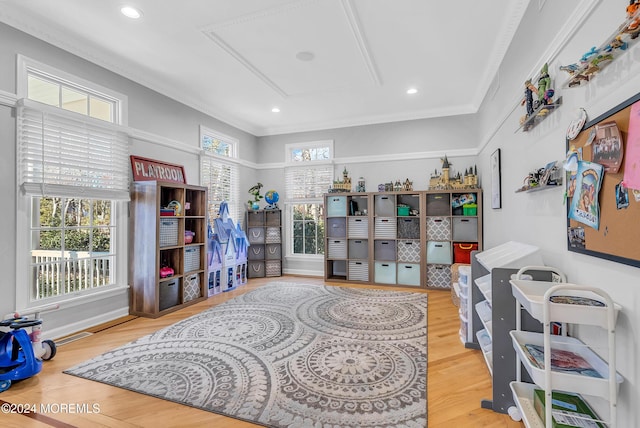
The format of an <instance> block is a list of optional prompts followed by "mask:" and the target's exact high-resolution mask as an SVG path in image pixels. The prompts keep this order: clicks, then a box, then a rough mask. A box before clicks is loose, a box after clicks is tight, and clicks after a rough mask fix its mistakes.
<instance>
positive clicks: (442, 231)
mask: <svg viewBox="0 0 640 428" xmlns="http://www.w3.org/2000/svg"><path fill="white" fill-rule="evenodd" d="M450 239H451V219H450V218H449V217H427V240H428V241H449V240H450Z"/></svg>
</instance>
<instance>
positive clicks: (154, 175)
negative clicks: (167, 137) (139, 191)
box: [131, 156, 187, 184]
mask: <svg viewBox="0 0 640 428" xmlns="http://www.w3.org/2000/svg"><path fill="white" fill-rule="evenodd" d="M131 171H132V172H133V181H151V180H158V181H170V182H174V183H183V184H186V183H187V180H186V179H185V176H184V167H183V166H182V165H175V164H171V163H166V162H161V161H157V160H153V159H147V158H141V157H139V156H131Z"/></svg>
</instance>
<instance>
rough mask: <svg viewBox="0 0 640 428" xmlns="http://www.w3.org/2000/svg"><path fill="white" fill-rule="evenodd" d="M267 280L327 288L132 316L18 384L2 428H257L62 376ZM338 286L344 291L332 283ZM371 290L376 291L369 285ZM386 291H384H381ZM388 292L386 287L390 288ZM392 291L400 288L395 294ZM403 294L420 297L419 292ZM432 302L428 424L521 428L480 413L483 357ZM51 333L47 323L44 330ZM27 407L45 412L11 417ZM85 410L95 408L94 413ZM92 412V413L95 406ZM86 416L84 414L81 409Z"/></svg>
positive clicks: (440, 299) (437, 294)
mask: <svg viewBox="0 0 640 428" xmlns="http://www.w3.org/2000/svg"><path fill="white" fill-rule="evenodd" d="M270 280H278V281H290V282H313V283H323V281H322V280H320V279H316V278H302V277H293V276H285V277H282V278H270V279H268V280H265V279H252V280H250V281H249V284H247V285H244V286H242V287H240V288H238V289H236V290H233V291H230V292H227V293H221V294H219V295H216V296H213V297H211V298H209V299H207V300H206V301H204V302H200V303H198V304H196V305H193V306H190V307H188V308H185V309H183V310H180V311H177V312H174V313H171V314H167V315H165V316H163V317H161V318H158V319H147V318H133V317H130V318H128V319H124V320H121V321H122V322H120V323H111V325H108V326H101V328H96V329H93V331H94V333H93V334H92V335H90V336H88V337H85V338H83V339H80V340H77V341H73V342H70V343H67V344H64V345H63V346H59V347H58V353H57V355H56V357H55V358H54V359H52V360H50V361H46V362H45V363H44V368H43V370H42V372H41V373H39V374H38V375H37V376H34V377H32V378H29V379H26V380H23V381H21V382H17V383H15V384H13V385H12V386H11V388H10V389H9V390H7V391H5V392H3V393H1V394H0V404H4V406H3V407H2V409H3V411H2V413H1V414H0V426H3V427H19V428H25V427H49V426H56V427H122V428H124V427H202V426H208V427H224V428H227V427H229V428H247V427H256V426H258V425H254V424H251V423H247V422H243V421H239V420H236V419H230V418H227V417H224V416H220V415H216V414H214V413H210V412H205V411H202V410H198V409H194V408H191V407H188V406H183V405H180V404H175V403H172V402H169V401H165V400H161V399H158V398H153V397H150V396H147V395H143V394H139V393H136V392H131V391H127V390H123V389H120V388H116V387H112V386H108V385H104V384H101V383H98V382H92V381H89V380H84V379H80V378H77V377H75V376H70V375H66V374H63V373H62V370H65V369H67V368H69V367H71V366H73V365H75V364H78V363H80V362H82V361H85V360H87V359H89V358H92V357H94V356H96V355H98V354H101V353H103V352H106V351H108V350H111V349H113V348H115V347H118V346H120V345H123V344H125V343H127V342H130V341H132V340H135V339H137V338H139V337H141V336H144V335H146V334H149V333H152V332H154V331H156V330H158V329H160V328H162V327H165V326H168V325H170V324H173V323H175V322H176V321H179V320H181V319H183V318H186V317H188V316H190V315H193V314H195V313H198V312H200V311H202V310H204V309H206V308H208V307H210V306H214V305H217V304H219V303H222V302H224V301H226V300H229V299H231V298H233V297H235V296H237V295H239V294H242V293H245V292H246V291H248V290H252V289H255V288H257V287H260V286H261V285H264V284H265V283H267V282H270ZM334 285H343V286H344V284H338V283H335V284H334ZM371 288H373V287H371ZM380 288H382V287H380ZM387 289H388V288H387ZM394 289H395V288H394ZM406 290H411V291H415V289H409V288H407V289H406ZM427 293H428V296H429V298H428V299H429V300H428V311H427V312H428V361H429V368H428V380H427V383H428V391H427V398H428V400H427V401H428V420H429V427H431V428H434V427H458V428H463V427H473V428H475V427H522V426H523V424H521V423H519V422H514V421H512V420H511V418H509V416H507V415H503V414H499V413H495V412H493V411H491V410H487V409H482V408H481V407H480V400H481V399H483V398H489V397H491V379H490V377H489V373H488V371H487V368H486V365H485V363H484V359H483V357H482V355H481V353H480V351H475V350H470V349H465V348H464V346H463V345H462V344H461V343H460V340H459V338H458V327H459V320H458V314H457V312H458V310H457V308H456V307H455V306H454V304H453V303H452V300H451V293H450V292H449V291H448V290H447V291H444V290H443V291H440V290H429V291H427ZM45 329H46V325H45ZM5 403H10V404H11V405H13V410H17V409H20V408H22V407H24V406H26V407H27V408H33V407H35V408H36V410H37V411H38V412H40V410H41V409H40V406H41V403H43V405H44V406H45V408H44V409H43V410H47V408H46V406H47V405H49V408H48V412H47V413H38V414H33V413H32V414H28V415H23V414H16V413H6V411H5V410H4V409H5V408H6V404H5ZM83 406H86V408H88V409H91V410H95V412H93V413H89V412H87V411H86V409H84V408H83ZM94 406H95V408H94ZM83 410H84V411H83Z"/></svg>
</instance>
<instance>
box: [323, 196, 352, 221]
mask: <svg viewBox="0 0 640 428" xmlns="http://www.w3.org/2000/svg"><path fill="white" fill-rule="evenodd" d="M346 215H347V197H346V196H328V197H327V217H345V216H346Z"/></svg>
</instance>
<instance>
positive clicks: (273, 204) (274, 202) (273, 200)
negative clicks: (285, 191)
mask: <svg viewBox="0 0 640 428" xmlns="http://www.w3.org/2000/svg"><path fill="white" fill-rule="evenodd" d="M264 200H265V201H266V202H267V203H268V204H269V205H268V206H267V207H265V210H277V209H278V201H279V200H280V195H279V194H278V192H276V191H275V190H267V193H265V194H264Z"/></svg>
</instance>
